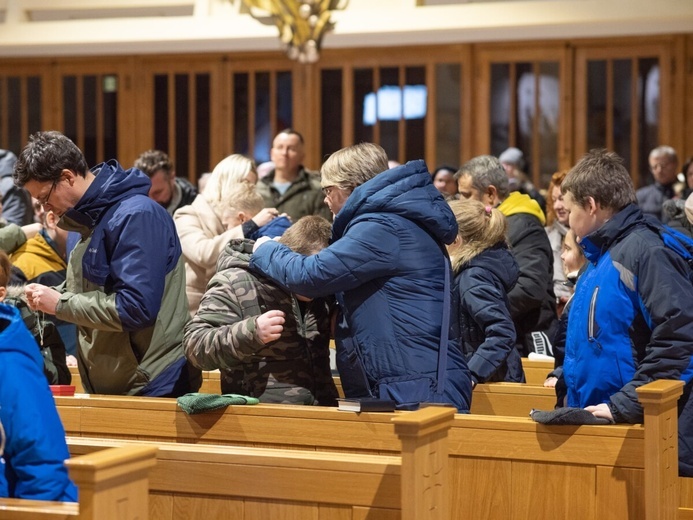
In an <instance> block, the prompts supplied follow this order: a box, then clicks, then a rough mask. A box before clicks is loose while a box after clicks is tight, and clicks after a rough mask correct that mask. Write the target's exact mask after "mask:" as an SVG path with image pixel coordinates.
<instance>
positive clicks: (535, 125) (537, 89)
mask: <svg viewBox="0 0 693 520" xmlns="http://www.w3.org/2000/svg"><path fill="white" fill-rule="evenodd" d="M532 74H534V118H533V119H532V135H533V136H534V137H533V138H532V149H531V150H530V154H531V155H530V157H531V158H532V171H531V172H527V174H528V175H529V176H530V179H532V183H533V184H534V185H535V186H537V187H538V188H543V187H544V186H542V184H543V183H542V182H541V180H540V171H541V168H540V166H541V159H540V156H541V140H540V137H541V136H540V134H539V131H540V124H539V123H540V122H541V118H542V110H541V103H540V101H541V66H540V64H539V63H538V62H536V61H535V62H534V63H532ZM513 112H516V110H514V111H513Z"/></svg>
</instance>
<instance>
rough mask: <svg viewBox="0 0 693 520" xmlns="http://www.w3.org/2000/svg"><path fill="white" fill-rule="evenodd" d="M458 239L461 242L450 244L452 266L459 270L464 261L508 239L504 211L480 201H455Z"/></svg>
mask: <svg viewBox="0 0 693 520" xmlns="http://www.w3.org/2000/svg"><path fill="white" fill-rule="evenodd" d="M449 204H450V208H451V209H452V212H453V213H454V214H455V219H456V220H457V227H458V233H457V235H458V238H460V239H461V241H462V243H461V244H459V243H456V244H454V245H453V246H448V251H449V252H450V260H451V261H452V268H453V270H454V271H455V272H457V271H458V270H459V269H460V268H461V267H462V266H463V265H464V264H466V263H467V262H469V261H470V260H471V259H472V258H474V257H476V256H477V255H479V253H481V252H482V251H484V250H486V249H488V248H489V247H493V246H495V245H496V244H498V243H504V242H505V231H506V228H507V223H506V221H505V217H504V216H503V214H502V213H501V212H500V211H499V210H497V209H494V208H491V206H485V205H484V204H482V203H481V202H479V201H477V200H470V199H464V200H462V199H461V200H452V201H450V202H449Z"/></svg>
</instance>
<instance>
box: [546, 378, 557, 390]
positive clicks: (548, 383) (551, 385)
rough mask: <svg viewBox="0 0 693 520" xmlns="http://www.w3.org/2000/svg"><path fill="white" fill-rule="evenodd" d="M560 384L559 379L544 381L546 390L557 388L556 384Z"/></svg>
mask: <svg viewBox="0 0 693 520" xmlns="http://www.w3.org/2000/svg"><path fill="white" fill-rule="evenodd" d="M557 382H558V378H557V377H547V378H546V381H544V386H545V387H546V388H556V383H557Z"/></svg>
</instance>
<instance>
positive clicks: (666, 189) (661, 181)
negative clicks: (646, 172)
mask: <svg viewBox="0 0 693 520" xmlns="http://www.w3.org/2000/svg"><path fill="white" fill-rule="evenodd" d="M648 161H649V163H650V171H651V172H652V177H654V184H650V185H649V186H645V187H644V188H640V189H639V190H638V191H637V192H636V193H635V196H636V198H637V199H638V206H640V209H641V210H642V211H643V213H645V214H646V215H652V216H653V217H655V218H656V219H657V220H659V221H662V222H664V223H665V224H666V220H667V218H666V216H665V215H663V214H662V205H663V204H664V202H665V201H667V200H670V199H673V198H677V197H678V195H679V193H680V192H681V190H682V189H683V186H677V175H678V173H679V158H678V156H677V155H676V150H674V149H673V148H672V147H671V146H658V147H657V148H655V149H654V150H652V151H651V152H650V156H649V158H648Z"/></svg>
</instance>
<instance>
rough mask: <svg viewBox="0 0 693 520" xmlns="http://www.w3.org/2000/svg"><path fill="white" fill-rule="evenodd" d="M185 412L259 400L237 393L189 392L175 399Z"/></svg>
mask: <svg viewBox="0 0 693 520" xmlns="http://www.w3.org/2000/svg"><path fill="white" fill-rule="evenodd" d="M177 402H178V406H180V407H181V408H182V409H183V411H184V412H185V413H188V414H190V415H193V414H196V413H203V412H211V411H212V410H218V409H220V408H226V407H227V406H229V405H230V404H258V403H259V402H260V400H259V399H258V398H256V397H248V396H246V395H238V394H222V395H219V394H201V393H197V392H195V393H191V394H185V395H182V396H180V397H179V398H178V399H177Z"/></svg>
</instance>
